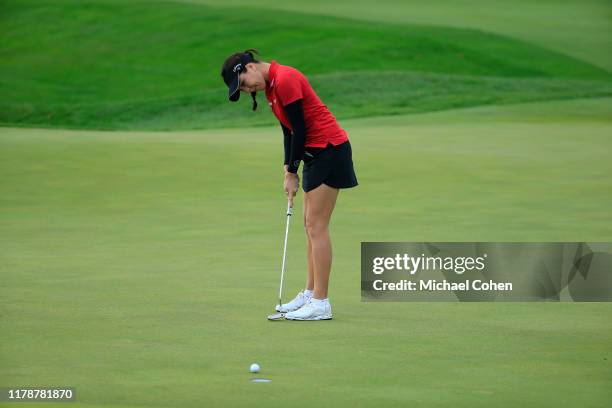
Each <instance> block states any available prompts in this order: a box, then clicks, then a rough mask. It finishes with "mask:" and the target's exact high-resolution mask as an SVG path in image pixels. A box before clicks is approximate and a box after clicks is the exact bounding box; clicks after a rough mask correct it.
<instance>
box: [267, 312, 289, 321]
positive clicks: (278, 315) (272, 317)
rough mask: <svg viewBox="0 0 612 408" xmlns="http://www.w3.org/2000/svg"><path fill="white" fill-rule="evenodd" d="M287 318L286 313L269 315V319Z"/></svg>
mask: <svg viewBox="0 0 612 408" xmlns="http://www.w3.org/2000/svg"><path fill="white" fill-rule="evenodd" d="M284 319H285V314H284V313H280V312H279V313H274V314H271V315H268V320H284Z"/></svg>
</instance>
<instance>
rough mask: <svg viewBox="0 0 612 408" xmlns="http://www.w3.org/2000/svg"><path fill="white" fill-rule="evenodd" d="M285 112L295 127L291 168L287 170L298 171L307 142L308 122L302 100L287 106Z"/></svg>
mask: <svg viewBox="0 0 612 408" xmlns="http://www.w3.org/2000/svg"><path fill="white" fill-rule="evenodd" d="M285 114H286V115H287V118H288V119H289V123H291V127H292V128H293V135H292V136H291V150H290V153H289V168H288V169H287V171H288V172H290V173H297V171H298V168H299V167H300V161H301V160H302V159H303V158H304V146H305V144H306V123H305V121H304V109H303V107H302V100H301V99H299V100H297V101H295V102H292V103H290V104H289V105H287V106H285Z"/></svg>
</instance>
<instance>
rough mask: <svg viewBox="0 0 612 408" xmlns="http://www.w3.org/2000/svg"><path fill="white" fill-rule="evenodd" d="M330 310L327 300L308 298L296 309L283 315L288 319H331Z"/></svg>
mask: <svg viewBox="0 0 612 408" xmlns="http://www.w3.org/2000/svg"><path fill="white" fill-rule="evenodd" d="M331 318H332V310H331V305H330V304H329V301H320V300H317V299H309V300H308V302H306V304H305V305H304V306H302V307H301V308H299V309H298V310H296V311H294V312H289V313H287V314H286V315H285V319H288V320H331Z"/></svg>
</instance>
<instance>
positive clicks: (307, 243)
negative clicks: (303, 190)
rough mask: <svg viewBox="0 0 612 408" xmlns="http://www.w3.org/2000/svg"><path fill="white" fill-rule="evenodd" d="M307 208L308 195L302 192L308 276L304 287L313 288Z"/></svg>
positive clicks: (312, 261)
mask: <svg viewBox="0 0 612 408" xmlns="http://www.w3.org/2000/svg"><path fill="white" fill-rule="evenodd" d="M307 210H308V196H307V195H306V194H304V232H306V259H307V260H308V276H307V277H306V289H308V290H313V289H314V260H313V258H312V242H310V236H309V235H308V230H307V229H306V212H307Z"/></svg>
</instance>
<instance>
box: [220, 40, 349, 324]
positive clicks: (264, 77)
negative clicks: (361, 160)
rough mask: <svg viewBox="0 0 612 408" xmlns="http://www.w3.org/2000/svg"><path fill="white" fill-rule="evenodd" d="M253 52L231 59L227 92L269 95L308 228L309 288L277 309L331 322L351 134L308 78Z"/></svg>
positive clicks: (291, 190)
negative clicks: (339, 202) (338, 207)
mask: <svg viewBox="0 0 612 408" xmlns="http://www.w3.org/2000/svg"><path fill="white" fill-rule="evenodd" d="M253 53H255V54H258V52H257V51H256V50H253V49H249V50H246V51H244V52H239V53H236V54H232V55H231V56H229V57H228V58H227V59H226V60H225V63H224V64H223V69H222V71H221V76H222V77H223V80H224V82H225V84H226V85H227V86H228V87H229V100H230V101H232V102H236V101H238V99H239V98H240V91H242V92H248V93H250V94H251V96H252V98H253V110H255V109H257V100H256V96H255V95H256V92H257V91H265V92H266V98H267V99H268V104H269V105H270V107H271V108H272V112H273V113H274V115H275V116H276V118H277V119H278V120H279V122H280V125H281V127H282V129H283V135H284V148H285V165H284V171H285V182H284V189H285V193H286V194H287V197H288V199H289V204H290V205H291V207H293V198H294V197H295V195H296V193H297V190H298V188H299V184H300V178H299V176H298V174H297V172H298V168H299V166H300V161H301V160H304V168H303V170H302V179H303V180H302V189H303V190H304V229H305V231H306V236H307V238H308V247H307V259H308V277H307V279H306V289H304V290H303V291H302V292H300V293H298V295H297V296H296V297H295V299H293V300H292V301H290V302H289V303H284V304H282V305H276V310H277V311H278V312H284V313H286V315H285V318H286V319H290V320H329V319H331V318H332V310H331V305H330V303H329V300H328V297H327V287H328V283H329V274H330V270H331V263H332V247H331V241H330V237H329V230H328V226H329V220H330V218H331V215H332V211H333V210H334V205H335V204H336V198H337V197H338V192H339V189H341V188H350V187H355V186H356V185H357V177H356V176H355V171H354V169H353V160H352V152H351V144H350V143H349V139H348V135H347V133H346V131H345V130H344V129H342V128H341V127H340V126H339V125H338V123H337V122H336V118H335V117H334V115H332V114H331V113H330V111H329V110H328V109H327V106H325V105H324V104H323V102H321V100H320V99H319V97H318V96H317V94H316V93H315V92H314V90H313V89H312V87H311V86H310V84H309V83H308V80H307V79H306V77H305V76H304V75H303V74H302V73H301V72H300V71H298V70H297V69H295V68H292V67H290V66H286V65H281V64H279V63H277V62H276V61H272V62H270V63H267V62H264V61H257V60H256V59H255V58H254V56H253Z"/></svg>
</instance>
